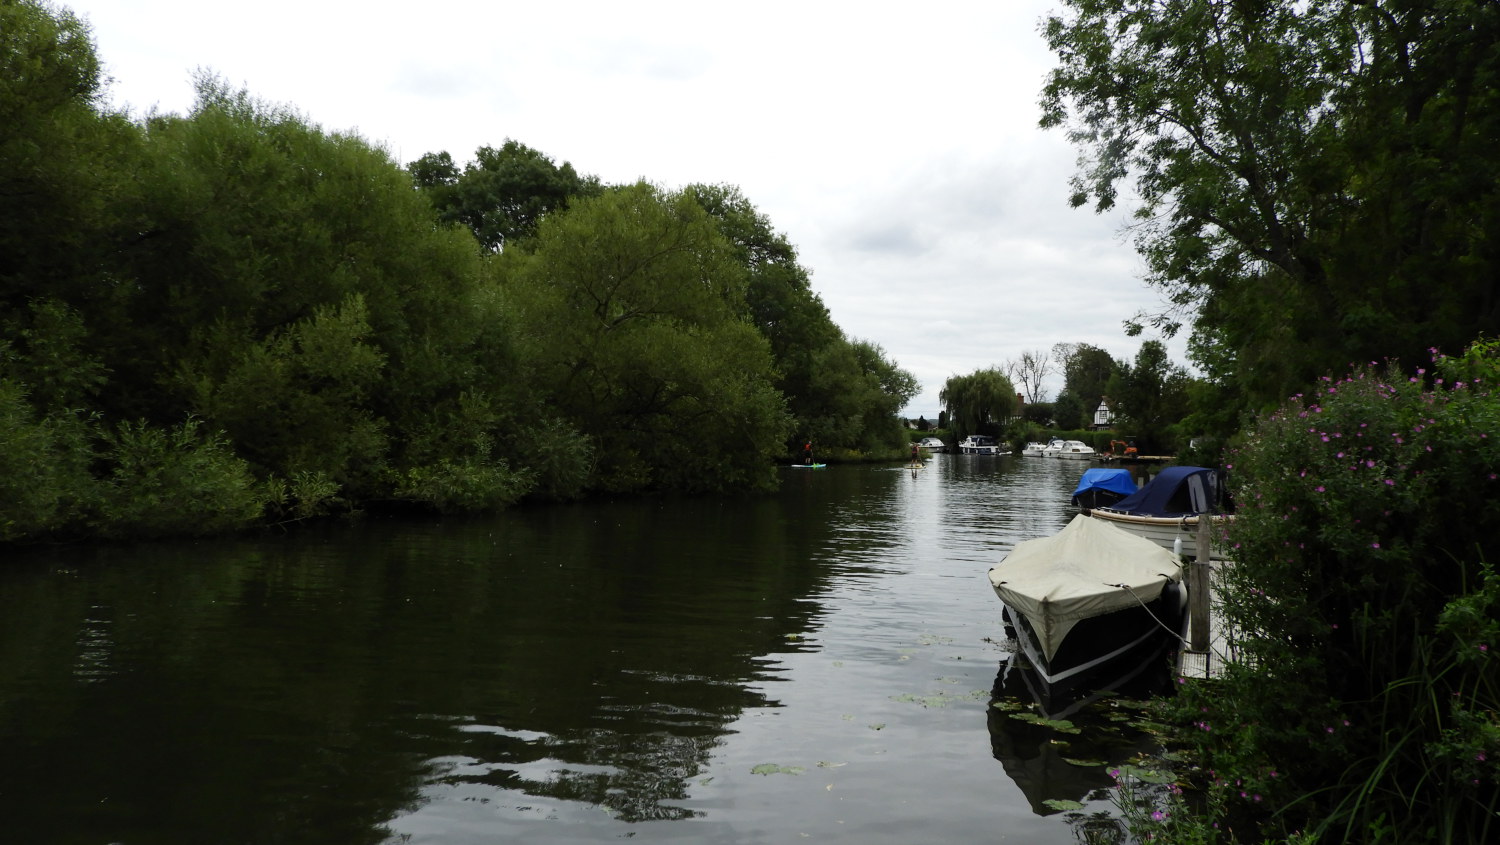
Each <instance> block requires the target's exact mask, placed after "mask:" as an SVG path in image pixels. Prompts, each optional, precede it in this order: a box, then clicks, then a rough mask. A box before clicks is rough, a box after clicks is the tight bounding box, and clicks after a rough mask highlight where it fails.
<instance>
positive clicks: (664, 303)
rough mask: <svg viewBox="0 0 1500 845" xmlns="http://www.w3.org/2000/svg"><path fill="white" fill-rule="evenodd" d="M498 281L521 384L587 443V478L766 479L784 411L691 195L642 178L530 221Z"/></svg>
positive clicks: (682, 482)
mask: <svg viewBox="0 0 1500 845" xmlns="http://www.w3.org/2000/svg"><path fill="white" fill-rule="evenodd" d="M504 285H505V289H506V290H507V292H508V294H509V296H510V300H509V301H510V302H511V303H512V304H513V305H514V307H515V309H516V313H517V314H518V315H519V320H518V325H519V326H522V327H524V328H523V329H522V330H521V332H520V336H519V344H520V350H521V352H520V354H521V360H522V362H523V366H524V369H525V371H526V373H527V380H528V382H529V383H530V384H531V385H532V386H533V389H534V390H535V391H536V393H537V394H538V395H546V396H547V397H549V404H550V405H551V406H552V407H553V408H554V409H555V413H556V414H557V415H558V416H560V417H561V419H562V420H564V421H565V422H566V423H567V424H568V425H569V426H571V427H573V428H576V429H577V430H578V431H579V432H581V433H582V434H583V435H584V436H585V437H587V438H588V439H589V440H590V441H592V442H593V443H595V444H597V450H596V451H595V452H594V454H596V455H597V456H598V463H597V469H596V475H595V479H594V481H593V485H592V486H597V487H600V488H602V489H607V490H614V491H625V490H635V489H644V488H653V487H662V486H665V487H670V488H674V489H689V490H705V489H709V490H712V489H730V488H738V487H745V486H751V487H754V486H764V485H766V484H769V483H771V481H772V479H773V478H774V476H773V475H772V474H771V462H770V458H771V456H772V455H773V454H775V453H777V452H779V451H780V442H781V441H782V439H783V438H784V437H785V429H786V419H785V412H784V410H783V407H782V404H781V402H780V399H779V397H778V395H777V393H776V391H775V388H774V386H773V385H772V383H771V378H772V367H771V360H770V354H769V350H768V349H767V344H766V341H765V339H764V338H763V337H762V336H761V335H760V334H759V333H758V332H757V331H756V330H755V328H754V327H753V326H751V325H750V324H749V323H748V322H746V321H745V319H744V316H745V293H744V291H745V274H744V270H743V268H742V267H741V265H739V264H738V263H737V262H736V261H735V260H734V255H733V252H732V249H731V247H730V245H729V243H728V242H727V241H725V240H724V239H723V237H722V236H721V235H720V234H719V231H718V228H717V226H716V225H715V223H714V222H713V220H712V219H711V218H710V217H709V216H708V215H707V214H706V213H705V212H704V211H703V209H702V207H701V206H700V205H698V204H697V203H696V202H695V201H694V200H693V199H692V198H691V197H688V196H685V195H683V194H677V195H667V194H663V193H662V192H660V191H659V190H657V189H656V188H654V187H652V186H649V185H646V184H644V183H642V184H638V185H634V186H630V187H627V188H621V189H617V190H613V191H610V192H608V193H606V194H604V195H603V196H600V197H595V198H589V199H583V200H580V201H578V202H576V203H575V204H574V205H573V207H572V208H571V209H570V210H569V211H568V212H567V213H566V214H560V215H554V216H552V217H549V218H547V219H545V220H543V221H542V224H541V226H540V227H539V229H538V232H537V237H536V242H535V248H534V249H533V250H532V251H531V252H530V253H529V254H528V255H526V256H523V257H519V258H514V259H512V262H511V264H510V265H508V268H507V275H506V278H505V280H504Z"/></svg>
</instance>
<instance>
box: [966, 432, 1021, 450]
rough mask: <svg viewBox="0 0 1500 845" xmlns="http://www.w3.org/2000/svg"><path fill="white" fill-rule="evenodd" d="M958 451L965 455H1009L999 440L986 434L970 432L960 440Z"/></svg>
mask: <svg viewBox="0 0 1500 845" xmlns="http://www.w3.org/2000/svg"><path fill="white" fill-rule="evenodd" d="M958 451H959V452H960V453H962V454H965V455H1009V454H1010V452H1009V451H1008V450H1005V449H1003V448H1002V447H1001V446H1000V443H999V441H997V440H996V439H995V438H993V437H990V436H989V435H987V434H971V435H969V436H968V437H965V438H964V439H963V440H960V441H959V443H958Z"/></svg>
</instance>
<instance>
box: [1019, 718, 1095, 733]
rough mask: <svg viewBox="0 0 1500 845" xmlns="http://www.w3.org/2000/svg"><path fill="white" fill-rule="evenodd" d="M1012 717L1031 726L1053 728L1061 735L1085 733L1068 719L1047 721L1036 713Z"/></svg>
mask: <svg viewBox="0 0 1500 845" xmlns="http://www.w3.org/2000/svg"><path fill="white" fill-rule="evenodd" d="M1010 717H1011V718H1012V719H1015V720H1016V721H1018V722H1025V723H1027V724H1029V725H1041V726H1042V727H1044V728H1051V729H1052V730H1054V731H1057V732H1059V733H1065V734H1081V733H1083V729H1082V728H1080V727H1078V726H1077V725H1075V724H1073V723H1072V722H1070V721H1068V720H1067V719H1047V718H1044V717H1042V716H1038V715H1037V714H1035V713H1012V714H1010Z"/></svg>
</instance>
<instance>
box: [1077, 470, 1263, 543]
mask: <svg viewBox="0 0 1500 845" xmlns="http://www.w3.org/2000/svg"><path fill="white" fill-rule="evenodd" d="M1232 510H1233V508H1232V507H1230V506H1229V503H1228V500H1227V498H1226V496H1225V494H1224V489H1223V484H1222V481H1221V479H1220V477H1219V472H1218V471H1217V470H1213V469H1208V468H1206V467H1186V466H1176V467H1167V468H1166V469H1163V470H1162V471H1161V472H1160V473H1159V474H1158V475H1157V476H1156V477H1155V478H1153V479H1151V481H1149V482H1147V483H1146V484H1145V485H1144V486H1143V487H1141V489H1139V490H1137V491H1136V492H1135V493H1133V494H1131V495H1130V496H1127V497H1125V498H1123V499H1121V500H1120V501H1118V502H1115V503H1114V504H1111V505H1103V506H1100V507H1094V508H1090V509H1089V510H1087V511H1085V513H1086V514H1087V515H1088V516H1090V517H1092V518H1094V519H1098V520H1101V521H1105V522H1108V523H1110V524H1112V525H1115V526H1117V527H1119V528H1122V529H1124V530H1126V531H1129V532H1131V533H1133V534H1136V535H1139V536H1141V537H1145V538H1146V539H1148V540H1151V541H1152V542H1154V543H1156V544H1157V545H1159V546H1161V547H1163V548H1165V549H1172V548H1174V546H1175V544H1176V543H1178V542H1179V541H1180V542H1181V544H1182V546H1181V554H1182V555H1183V556H1185V557H1194V558H1196V557H1197V556H1198V528H1199V522H1200V520H1202V519H1208V520H1210V521H1211V522H1212V523H1213V526H1212V528H1213V531H1214V534H1215V535H1218V534H1221V533H1222V532H1223V530H1224V528H1225V527H1226V526H1227V525H1228V524H1229V523H1230V522H1232V521H1233V520H1234V515H1233V513H1231V511H1232ZM1210 557H1211V559H1213V560H1227V559H1228V558H1227V556H1226V555H1225V554H1224V551H1223V549H1222V547H1220V546H1217V545H1216V546H1215V547H1214V548H1213V550H1212V552H1211V555H1210Z"/></svg>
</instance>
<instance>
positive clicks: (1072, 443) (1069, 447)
mask: <svg viewBox="0 0 1500 845" xmlns="http://www.w3.org/2000/svg"><path fill="white" fill-rule="evenodd" d="M1095 454H1096V453H1095V452H1094V447H1092V446H1090V445H1088V444H1087V443H1085V442H1083V441H1082V440H1064V441H1063V442H1062V446H1060V447H1058V449H1057V451H1056V452H1055V453H1054V454H1053V455H1052V457H1054V458H1062V459H1064V460H1071V461H1087V460H1090V459H1092V458H1093V457H1094V455H1095Z"/></svg>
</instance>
